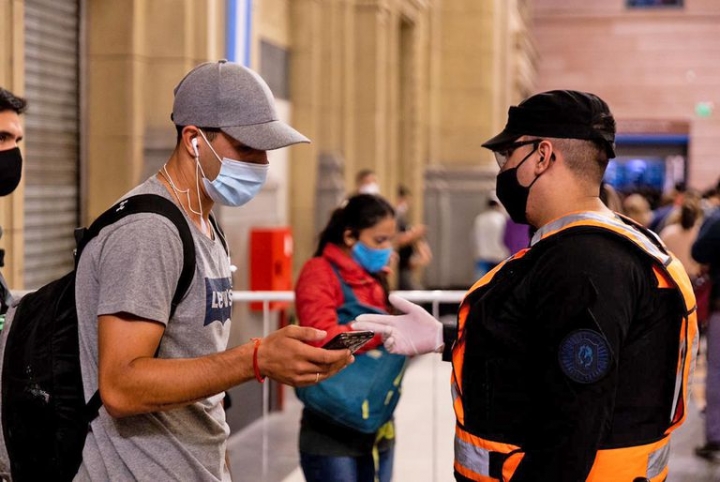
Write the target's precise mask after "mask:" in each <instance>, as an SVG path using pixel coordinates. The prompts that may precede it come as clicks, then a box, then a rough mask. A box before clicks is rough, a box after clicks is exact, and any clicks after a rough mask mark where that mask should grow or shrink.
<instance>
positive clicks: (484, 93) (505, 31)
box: [290, 0, 535, 268]
mask: <svg viewBox="0 0 720 482" xmlns="http://www.w3.org/2000/svg"><path fill="white" fill-rule="evenodd" d="M527 3H528V2H527V1H523V0H487V1H485V0H483V1H478V0H443V1H428V0H293V1H292V2H291V5H290V33H291V43H290V45H291V52H292V57H291V62H292V64H291V79H292V83H291V88H292V100H293V114H294V115H293V121H294V124H295V125H296V126H297V127H298V128H299V129H300V130H301V131H302V132H304V133H306V134H307V135H308V136H309V137H311V138H312V140H313V145H312V146H311V148H310V149H302V150H297V151H296V155H295V156H294V158H293V160H292V163H291V176H292V179H293V181H292V185H291V193H290V199H291V200H292V202H291V219H292V224H293V228H294V230H295V234H296V248H297V249H296V268H297V267H298V266H299V264H300V263H301V262H302V260H304V259H307V258H308V257H309V256H310V254H311V252H312V249H313V240H314V239H315V235H316V234H317V233H316V232H315V231H316V227H315V224H316V223H315V220H314V213H315V192H316V189H317V187H318V182H317V181H318V180H317V179H316V172H317V167H318V158H319V157H320V156H321V155H324V154H328V153H330V154H336V155H339V156H340V157H341V158H342V159H343V161H344V176H345V187H346V191H347V192H350V191H352V189H353V183H354V176H355V173H356V172H357V171H358V170H360V169H363V168H369V169H372V170H374V171H375V172H377V174H378V177H379V181H380V185H381V191H382V193H383V194H384V195H386V197H388V198H390V199H391V200H394V199H395V195H396V192H395V191H396V188H397V185H398V183H403V184H405V185H407V186H408V187H409V188H410V189H411V191H412V192H413V193H414V204H415V206H414V210H413V218H414V219H413V221H415V222H419V221H420V220H422V219H423V206H422V200H423V190H424V183H423V176H424V173H425V170H426V167H428V166H433V165H435V166H446V167H448V168H450V169H458V168H465V167H468V166H472V167H476V166H478V165H485V166H489V165H490V164H491V163H493V162H494V161H492V156H491V155H490V153H489V152H483V150H482V149H481V147H480V144H481V142H482V140H484V139H485V138H488V137H490V136H491V135H493V134H494V133H495V132H496V131H497V130H499V129H500V128H502V126H503V124H504V122H505V113H506V111H507V107H508V105H509V104H510V103H511V101H516V100H517V99H519V98H522V97H523V96H524V95H523V94H525V93H527V92H529V91H530V90H531V88H532V81H533V75H534V61H535V58H534V48H533V45H532V42H531V41H528V39H527V31H528V30H527V29H528V21H529V10H528V7H527Z"/></svg>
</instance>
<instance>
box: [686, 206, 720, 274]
mask: <svg viewBox="0 0 720 482" xmlns="http://www.w3.org/2000/svg"><path fill="white" fill-rule="evenodd" d="M691 254H692V257H693V258H694V259H695V261H697V262H698V263H703V264H714V263H717V262H718V260H720V211H719V212H718V213H717V214H714V215H713V216H711V217H710V218H708V219H707V220H706V221H705V222H704V223H703V225H702V227H701V228H700V232H699V233H698V236H697V239H696V240H695V242H694V243H693V245H692V252H691Z"/></svg>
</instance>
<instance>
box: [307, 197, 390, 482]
mask: <svg viewBox="0 0 720 482" xmlns="http://www.w3.org/2000/svg"><path fill="white" fill-rule="evenodd" d="M395 232H396V226H395V212H394V210H393V208H392V206H391V205H390V204H389V203H388V202H387V201H386V200H385V199H383V198H381V197H379V196H375V195H370V194H359V195H356V196H353V197H351V198H350V199H348V200H347V202H346V203H344V204H343V206H341V207H340V208H338V209H336V210H335V212H334V213H333V215H332V217H331V218H330V221H329V222H328V224H327V226H326V227H325V229H324V230H323V231H322V233H321V234H320V239H319V243H318V248H317V251H316V252H315V255H314V257H313V258H311V259H310V260H308V261H307V262H306V263H305V265H304V266H303V269H302V271H301V273H300V277H299V278H298V281H297V284H296V286H295V307H296V310H297V315H298V318H299V321H300V324H301V325H303V326H312V327H314V328H318V329H321V330H325V331H326V332H327V337H326V339H325V340H323V341H321V342H318V343H317V345H318V346H322V345H323V344H324V343H326V342H327V341H329V340H331V339H332V338H333V337H334V336H335V335H337V334H338V333H341V332H344V331H352V330H351V328H350V326H349V325H348V324H341V323H343V322H346V321H347V320H342V319H341V317H340V316H339V315H338V309H339V308H340V307H341V306H347V304H345V303H347V302H348V300H347V297H348V296H350V297H352V295H354V297H355V298H356V300H353V301H356V302H357V303H359V304H361V305H364V306H366V307H370V308H371V309H375V310H378V309H379V310H382V311H385V312H387V311H388V309H389V305H388V301H387V297H388V288H387V286H388V283H387V279H386V276H387V269H388V268H387V264H388V262H389V260H390V256H391V255H392V252H393V247H392V246H393V245H392V242H393V237H394V236H395ZM348 287H349V289H350V290H351V293H347V289H348ZM357 303H355V305H356V306H357ZM381 347H382V340H381V338H380V336H375V337H374V338H373V339H372V340H370V341H369V342H368V343H367V344H365V345H364V346H363V347H362V348H361V349H360V350H358V351H357V352H356V355H358V356H362V353H364V352H367V351H368V350H374V349H378V348H380V349H381ZM323 383H324V382H323ZM393 444H394V427H393V423H392V420H390V421H388V422H387V423H385V424H384V425H383V426H381V427H380V428H379V429H378V430H377V431H376V432H375V433H365V432H361V431H359V430H356V429H355V428H352V427H350V426H347V425H343V424H340V423H338V422H337V421H336V420H331V417H329V416H328V414H327V413H320V412H319V411H318V410H314V409H312V408H309V407H308V404H306V406H305V408H304V409H303V415H302V420H301V426H300V443H299V445H300V462H301V466H302V469H303V472H304V474H305V478H306V480H307V481H308V482H366V481H367V482H373V481H374V480H375V477H376V476H377V480H379V481H380V482H388V481H390V480H391V477H392V465H393Z"/></svg>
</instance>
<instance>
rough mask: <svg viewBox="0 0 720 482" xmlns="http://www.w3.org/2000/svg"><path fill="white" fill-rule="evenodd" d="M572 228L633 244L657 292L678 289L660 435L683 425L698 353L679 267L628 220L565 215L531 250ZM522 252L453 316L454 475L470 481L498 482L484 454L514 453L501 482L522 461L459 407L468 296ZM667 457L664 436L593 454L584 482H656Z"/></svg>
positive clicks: (687, 287)
mask: <svg viewBox="0 0 720 482" xmlns="http://www.w3.org/2000/svg"><path fill="white" fill-rule="evenodd" d="M573 227H597V228H600V229H604V230H607V231H611V232H613V233H615V234H617V235H619V236H621V237H623V238H625V239H628V240H630V241H632V242H633V243H634V244H635V245H637V246H638V247H639V248H641V249H642V250H643V251H644V252H646V253H647V254H648V255H649V256H651V257H652V258H653V259H654V260H655V261H656V264H655V265H654V269H653V270H654V272H655V273H656V276H657V277H658V287H659V289H677V290H678V291H679V292H680V294H681V295H682V298H683V301H684V304H685V311H686V312H685V314H684V316H683V320H682V326H681V332H680V340H679V350H678V365H677V374H676V379H675V390H674V394H673V404H672V409H671V412H670V413H669V414H668V427H667V429H666V430H665V435H669V434H670V433H671V432H672V431H673V430H675V428H677V427H678V426H680V425H681V424H682V422H683V421H684V420H685V416H686V402H687V397H688V393H689V382H690V380H692V374H693V371H694V368H695V363H694V361H695V359H694V354H695V353H696V352H697V345H698V331H697V314H696V306H695V296H694V294H693V290H692V285H691V284H690V280H689V278H688V276H687V274H686V273H685V270H684V269H683V267H682V265H681V264H680V262H679V261H678V260H677V259H676V258H675V257H674V256H672V255H671V254H670V253H669V252H667V250H666V249H665V246H664V244H663V243H662V241H660V239H659V238H658V237H657V235H655V233H652V232H649V231H641V230H640V228H639V227H638V226H637V225H636V224H635V223H634V221H632V220H629V219H627V218H622V219H612V218H608V217H606V216H603V215H601V214H598V213H593V212H582V213H575V214H571V215H568V216H564V217H562V218H560V219H558V220H556V221H553V222H551V223H549V224H547V225H545V226H543V227H542V228H541V229H539V230H538V231H537V233H535V235H534V236H533V239H532V242H531V246H534V245H535V244H536V243H537V242H539V241H540V240H542V239H545V238H547V237H549V236H553V235H555V234H557V233H559V232H561V231H563V230H566V229H570V228H573ZM646 235H650V236H653V239H654V240H655V242H653V241H652V240H650V239H648V238H647V237H646ZM530 249H532V248H530ZM527 251H528V250H527V249H525V250H522V251H519V252H518V253H516V254H514V255H513V256H511V257H510V258H508V259H507V260H505V261H503V262H502V263H500V264H499V265H498V266H496V267H495V268H494V269H493V270H492V271H490V272H489V273H487V274H486V275H485V276H483V277H482V278H481V279H480V280H479V281H478V282H476V283H475V285H473V287H472V288H470V290H469V291H468V293H467V294H466V295H465V298H464V299H463V302H462V303H461V305H460V310H459V312H458V337H457V342H456V344H455V346H454V347H453V356H452V364H453V371H452V373H451V385H452V396H453V406H454V409H455V415H456V418H457V424H458V425H457V427H456V433H455V470H457V471H458V473H460V474H462V475H463V476H464V477H467V478H468V479H470V480H475V481H482V482H485V481H488V482H489V481H497V480H498V479H494V478H491V477H490V475H489V460H490V455H489V453H490V452H500V453H504V454H511V452H513V451H515V453H514V454H512V455H510V456H509V457H508V459H507V460H506V461H505V463H504V464H503V468H502V472H503V479H504V480H509V479H510V478H511V477H512V474H513V473H514V472H515V469H516V468H517V466H518V465H519V463H520V461H521V460H522V456H523V453H522V451H521V449H520V448H519V447H517V446H514V445H511V444H504V443H498V442H494V441H491V440H486V439H483V438H481V437H478V436H476V435H473V434H470V433H469V432H466V431H465V430H463V429H462V428H461V427H462V426H463V425H464V423H465V413H464V410H465V408H464V406H463V403H462V370H463V360H464V357H465V338H464V330H465V322H466V320H467V317H468V314H469V312H470V304H469V303H468V299H469V296H470V294H471V293H473V292H474V291H476V290H478V289H480V288H482V287H484V286H486V285H487V284H489V283H490V282H491V281H492V279H493V277H494V276H495V274H497V273H498V272H499V271H500V270H501V269H502V267H503V266H504V265H505V264H506V263H508V262H510V261H512V260H514V259H519V258H521V257H523V256H524V255H525V254H526V253H527ZM688 345H689V347H688ZM688 348H690V349H688ZM668 455H669V437H667V436H666V437H665V438H663V439H662V440H660V441H658V442H655V443H653V444H648V445H642V446H631V447H624V448H617V449H609V450H598V452H597V456H596V458H595V462H594V464H593V467H592V470H591V472H590V475H589V476H588V479H587V481H590V482H602V481H607V480H613V481H617V482H625V481H626V480H627V481H628V482H631V481H632V480H633V479H634V478H636V477H647V478H649V479H650V480H651V482H660V481H662V480H664V478H665V477H666V476H667V458H668ZM631 474H632V476H631Z"/></svg>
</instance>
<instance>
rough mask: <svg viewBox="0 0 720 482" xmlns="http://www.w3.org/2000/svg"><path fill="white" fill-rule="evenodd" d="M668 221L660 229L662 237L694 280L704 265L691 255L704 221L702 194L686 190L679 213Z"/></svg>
mask: <svg viewBox="0 0 720 482" xmlns="http://www.w3.org/2000/svg"><path fill="white" fill-rule="evenodd" d="M668 221H670V223H669V224H666V225H665V227H664V228H663V229H662V231H660V239H662V240H663V242H665V245H666V246H667V247H668V249H670V251H672V252H673V254H675V256H677V258H678V259H679V260H680V262H681V263H682V264H683V266H684V267H685V271H687V274H688V276H689V277H690V280H693V279H695V278H697V277H698V276H700V274H701V273H702V265H700V263H698V262H697V261H695V260H694V259H693V257H692V256H691V255H690V251H691V249H692V245H693V243H694V242H695V239H696V238H697V235H698V232H699V231H700V226H701V225H702V221H703V211H702V208H701V207H700V195H699V194H698V193H696V192H695V191H688V192H686V193H685V194H684V196H683V202H682V204H681V205H680V208H679V209H678V215H677V216H673V217H672V219H671V218H668Z"/></svg>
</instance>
